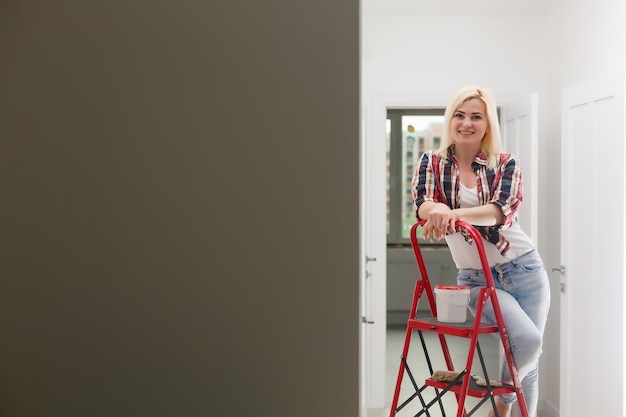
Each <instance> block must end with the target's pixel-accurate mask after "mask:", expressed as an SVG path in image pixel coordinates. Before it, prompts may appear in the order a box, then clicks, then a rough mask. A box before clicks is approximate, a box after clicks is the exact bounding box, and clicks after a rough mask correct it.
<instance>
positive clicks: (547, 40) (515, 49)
mask: <svg viewBox="0 0 626 417" xmlns="http://www.w3.org/2000/svg"><path fill="white" fill-rule="evenodd" d="M396 4H399V3H396ZM625 7H626V6H625V3H624V2H623V1H621V0H600V1H595V0H593V1H592V0H567V1H561V2H557V4H556V5H555V7H553V8H552V10H551V11H547V12H546V11H543V10H542V11H538V13H539V14H538V15H532V13H531V14H530V15H529V14H528V13H526V15H525V16H524V17H516V16H512V15H513V14H516V11H515V10H511V11H510V13H509V15H507V14H506V13H504V14H500V15H498V16H494V15H492V16H487V15H485V16H441V15H436V14H433V15H424V14H418V13H403V11H401V10H399V11H398V12H397V13H393V12H387V13H384V14H383V13H380V10H379V9H377V10H375V9H374V8H373V7H372V8H368V5H367V4H364V5H363V19H362V96H363V101H364V102H367V100H368V98H370V97H373V96H376V95H379V94H381V93H383V94H384V93H389V92H392V93H398V92H401V93H402V94H404V95H409V96H411V95H415V96H416V97H418V96H420V95H422V96H424V95H425V96H428V95H430V94H441V93H445V94H447V95H449V94H451V93H452V92H453V91H454V90H456V89H457V88H459V87H460V86H463V85H465V84H477V85H482V86H485V87H488V88H490V89H491V90H493V91H494V92H495V93H496V98H497V96H498V94H499V93H501V94H506V93H512V92H517V91H522V92H524V91H526V92H537V93H538V94H539V152H540V160H539V179H540V180H539V183H540V184H539V217H540V218H539V230H540V233H539V243H538V245H539V250H540V252H541V254H542V257H543V258H544V262H545V264H546V267H547V268H548V270H550V269H551V268H553V267H556V266H558V265H559V264H560V243H559V235H560V215H559V209H560V180H559V177H560V160H559V158H560V107H559V106H560V94H561V89H562V88H563V87H565V86H569V85H572V84H576V83H578V82H582V81H584V80H587V79H592V78H595V77H598V76H601V75H602V74H604V73H606V72H611V71H618V70H623V69H624V68H625V67H626V52H624V51H625V50H626V48H625V47H624V45H626V29H625V27H624V25H623V21H624V20H625V15H626V13H625V11H624V10H625ZM457 14H458V13H457ZM550 279H551V282H552V299H553V301H552V307H551V314H550V317H549V321H548V325H547V328H546V336H545V345H544V355H543V357H542V364H541V380H540V385H541V403H540V407H543V408H544V409H545V410H546V412H548V413H549V414H550V415H557V413H558V409H559V389H558V387H559V372H560V370H559V348H560V345H559V310H560V305H559V304H560V303H559V277H558V276H557V275H556V274H555V273H551V275H550ZM562 417H566V416H562Z"/></svg>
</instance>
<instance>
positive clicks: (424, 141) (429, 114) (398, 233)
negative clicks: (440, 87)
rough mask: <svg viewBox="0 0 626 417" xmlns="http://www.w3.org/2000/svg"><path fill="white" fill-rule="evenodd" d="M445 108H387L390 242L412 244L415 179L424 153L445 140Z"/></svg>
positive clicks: (390, 243) (435, 147)
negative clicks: (410, 237) (413, 185)
mask: <svg viewBox="0 0 626 417" xmlns="http://www.w3.org/2000/svg"><path fill="white" fill-rule="evenodd" d="M443 114H444V109H443V108H441V109H390V110H387V138H386V139H387V244H388V245H391V246H394V245H407V244H409V232H410V230H411V226H412V225H413V224H414V223H415V211H414V209H413V197H412V190H411V183H412V181H413V174H414V172H415V169H416V168H417V166H418V164H419V161H420V158H421V156H422V154H423V153H424V152H425V151H427V150H430V149H438V148H439V145H440V144H441V135H442V128H443Z"/></svg>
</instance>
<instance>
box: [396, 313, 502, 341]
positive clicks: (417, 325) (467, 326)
mask: <svg viewBox="0 0 626 417" xmlns="http://www.w3.org/2000/svg"><path fill="white" fill-rule="evenodd" d="M407 326H408V327H409V328H411V329H416V330H424V331H427V332H434V333H441V334H449V335H451V336H459V337H472V333H473V332H474V321H473V320H471V321H470V320H468V321H465V322H463V323H444V322H440V321H438V320H437V318H436V317H423V318H417V319H409V320H408V323H407ZM498 331H499V330H498V326H493V325H490V324H487V323H481V324H480V326H479V327H478V334H483V333H497V332H498Z"/></svg>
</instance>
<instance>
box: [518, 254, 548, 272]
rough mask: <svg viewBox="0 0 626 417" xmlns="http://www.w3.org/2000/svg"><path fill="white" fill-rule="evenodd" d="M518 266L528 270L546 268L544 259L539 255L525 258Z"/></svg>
mask: <svg viewBox="0 0 626 417" xmlns="http://www.w3.org/2000/svg"><path fill="white" fill-rule="evenodd" d="M518 266H519V268H520V269H522V270H523V271H527V272H533V271H540V270H542V269H544V268H545V266H544V265H543V261H542V260H541V258H539V257H538V256H533V257H530V258H528V259H524V260H522V261H521V262H520V263H519V264H518Z"/></svg>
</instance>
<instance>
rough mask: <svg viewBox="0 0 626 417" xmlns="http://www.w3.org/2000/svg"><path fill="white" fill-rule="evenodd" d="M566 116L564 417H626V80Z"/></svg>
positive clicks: (572, 104)
mask: <svg viewBox="0 0 626 417" xmlns="http://www.w3.org/2000/svg"><path fill="white" fill-rule="evenodd" d="M561 110H562V115H561V116H562V127H561V129H562V131H561V134H562V136H561V139H562V155H561V177H562V178H561V182H562V185H561V187H562V188H561V189H562V191H561V193H562V194H561V262H562V266H561V284H562V291H561V394H560V415H561V416H566V417H587V416H624V415H625V414H624V412H625V410H624V404H623V401H624V399H623V398H624V395H623V394H624V306H623V303H624V271H625V269H624V260H625V258H626V256H625V253H624V249H625V244H624V237H625V235H626V233H625V230H624V227H625V222H624V198H625V195H626V193H625V192H624V185H625V182H624V160H625V159H624V156H625V155H624V149H625V148H624V75H623V74H620V75H619V76H616V77H605V78H603V79H599V80H596V81H593V82H589V83H586V84H583V85H577V86H573V87H570V88H567V89H566V90H564V91H563V93H562V103H561Z"/></svg>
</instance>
